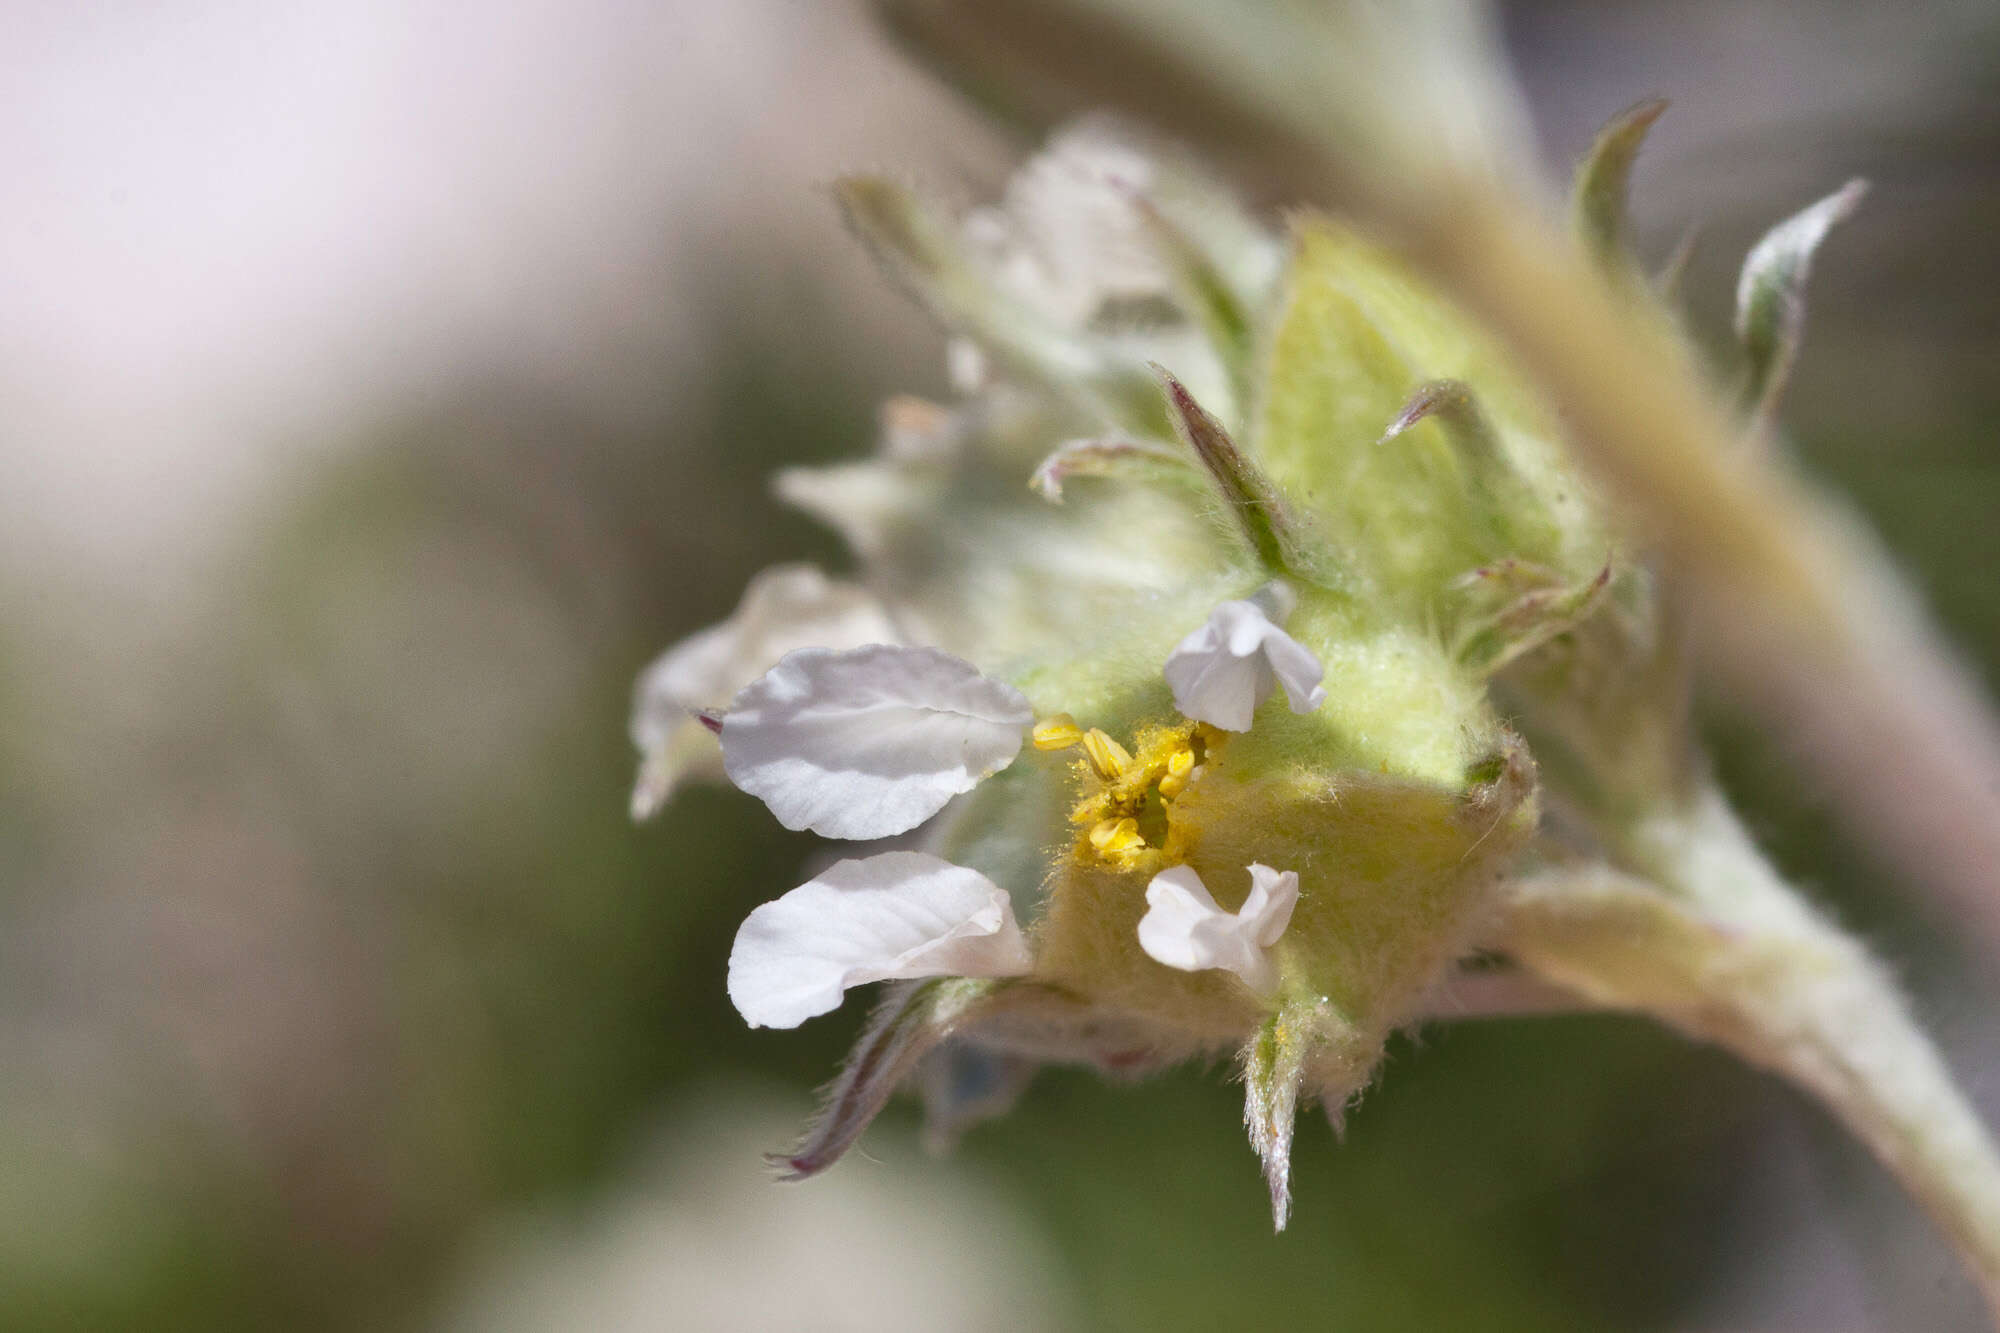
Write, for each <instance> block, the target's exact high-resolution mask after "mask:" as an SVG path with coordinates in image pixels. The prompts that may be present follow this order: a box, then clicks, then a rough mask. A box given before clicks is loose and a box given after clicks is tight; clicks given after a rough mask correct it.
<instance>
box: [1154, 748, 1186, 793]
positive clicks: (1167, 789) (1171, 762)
mask: <svg viewBox="0 0 2000 1333" xmlns="http://www.w3.org/2000/svg"><path fill="white" fill-rule="evenodd" d="M1192 772H1194V751H1193V750H1176V751H1174V752H1173V753H1172V754H1170V755H1168V756H1167V771H1166V772H1165V773H1163V774H1161V775H1160V795H1161V796H1162V797H1163V798H1164V799H1166V800H1169V801H1171V800H1173V799H1174V797H1176V796H1179V795H1180V794H1181V793H1182V792H1184V791H1186V790H1187V785H1188V774H1190V773H1192Z"/></svg>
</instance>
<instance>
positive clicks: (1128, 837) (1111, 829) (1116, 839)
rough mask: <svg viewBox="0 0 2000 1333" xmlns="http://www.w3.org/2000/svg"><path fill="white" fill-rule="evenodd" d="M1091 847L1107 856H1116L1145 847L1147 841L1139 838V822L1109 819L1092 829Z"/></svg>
mask: <svg viewBox="0 0 2000 1333" xmlns="http://www.w3.org/2000/svg"><path fill="white" fill-rule="evenodd" d="M1090 845H1091V846H1092V847H1095V848H1096V849H1097V850H1098V851H1100V852H1103V853H1105V854H1106V855H1114V854H1116V853H1118V852H1129V851H1133V850H1135V849H1137V848H1140V847H1144V846H1145V845H1146V840H1145V839H1144V838H1143V837H1141V836H1139V821H1138V820H1136V819H1129V818H1128V819H1107V820H1104V821H1103V822H1102V823H1100V824H1098V825H1097V827H1095V828H1093V829H1091V831H1090Z"/></svg>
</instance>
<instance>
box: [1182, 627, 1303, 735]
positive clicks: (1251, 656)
mask: <svg viewBox="0 0 2000 1333" xmlns="http://www.w3.org/2000/svg"><path fill="white" fill-rule="evenodd" d="M1325 674H1326V669H1325V668H1324V667H1322V666H1321V665H1320V661H1319V659H1318V658H1317V657H1315V656H1313V653H1312V650H1311V649H1310V648H1307V647H1306V646H1305V645H1304V644H1302V643H1300V642H1299V641H1298V640H1297V639H1294V638H1293V637H1292V636H1291V635H1289V634H1287V633H1285V631H1283V630H1282V629H1279V628H1278V627H1277V626H1276V625H1275V624H1273V623H1272V622H1271V618H1270V616H1268V615H1267V614H1265V611H1264V608H1263V607H1261V606H1259V605H1258V604H1257V603H1256V602H1254V601H1231V602H1224V603H1223V604H1222V605H1220V606H1218V607H1216V608H1215V610H1214V611H1212V612H1210V613H1209V617H1208V622H1207V623H1206V624H1204V625H1203V626H1202V627H1201V628H1200V629H1198V630H1196V631H1195V632H1194V633H1192V634H1190V635H1188V636H1187V637H1186V638H1185V639H1182V640H1181V642H1180V645H1179V646H1178V647H1177V648H1175V649H1174V651H1173V652H1172V653H1170V654H1169V655H1168V657H1167V666H1166V677H1167V685H1168V686H1169V687H1170V688H1171V689H1172V690H1173V692H1174V706H1175V707H1177V708H1179V709H1180V710H1181V712H1183V713H1185V714H1186V715H1187V716H1189V717H1191V718H1194V719H1195V720H1196V721H1198V722H1206V723H1208V724H1210V725H1211V726H1217V727H1221V728H1222V729H1223V730H1225V731H1248V730H1250V719H1251V716H1252V715H1253V714H1254V713H1255V712H1256V711H1257V706H1258V705H1259V704H1261V703H1263V702H1264V700H1266V699H1268V698H1270V697H1271V694H1272V692H1273V691H1274V690H1276V689H1277V687H1278V686H1280V685H1283V686H1284V687H1285V699H1286V702H1288V703H1289V704H1291V706H1292V711H1293V712H1294V713H1310V712H1312V711H1313V709H1315V708H1318V707H1319V706H1320V705H1321V704H1322V703H1324V702H1325V701H1326V691H1325V690H1324V689H1322V688H1321V687H1320V680H1321V678H1322V677H1323V676H1325Z"/></svg>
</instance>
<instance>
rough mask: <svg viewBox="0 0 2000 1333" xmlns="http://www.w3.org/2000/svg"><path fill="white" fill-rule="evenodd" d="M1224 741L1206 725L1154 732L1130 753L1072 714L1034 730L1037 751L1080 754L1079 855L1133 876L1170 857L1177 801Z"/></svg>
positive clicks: (1142, 732)
mask: <svg viewBox="0 0 2000 1333" xmlns="http://www.w3.org/2000/svg"><path fill="white" fill-rule="evenodd" d="M1227 734H1228V733H1226V732H1223V731H1220V730H1218V729H1217V728H1215V727H1212V726H1210V725H1208V724H1207V723H1206V722H1186V721H1183V722H1180V723H1178V724H1176V725H1173V726H1160V725H1149V726H1145V727H1142V728H1140V729H1139V731H1138V733H1137V734H1136V735H1135V736H1134V738H1133V744H1132V747H1131V748H1130V749H1127V748H1126V747H1125V746H1123V745H1121V744H1119V743H1118V741H1117V740H1115V739H1114V738H1113V737H1112V736H1111V735H1109V734H1108V733H1106V732H1104V731H1101V730H1099V729H1098V728H1096V727H1092V728H1090V729H1089V730H1087V731H1086V730H1085V729H1084V728H1082V727H1080V726H1078V725H1077V723H1076V720H1075V719H1074V718H1072V717H1070V715H1069V714H1067V713H1059V714H1057V715H1056V716H1054V717H1052V718H1049V719H1047V720H1045V721H1043V722H1040V723H1038V724H1036V726H1035V732H1034V741H1035V748H1036V749H1038V750H1067V749H1071V748H1080V749H1081V750H1082V751H1083V753H1082V756H1081V757H1080V758H1078V759H1077V760H1076V763H1075V771H1076V775H1077V786H1078V790H1079V793H1080V794H1079V795H1078V797H1077V801H1076V804H1075V805H1074V806H1073V807H1071V809H1070V815H1069V818H1070V822H1071V823H1072V824H1074V825H1076V826H1077V830H1078V833H1077V842H1076V850H1075V854H1076V855H1077V856H1078V857H1080V858H1083V859H1085V860H1089V861H1095V862H1099V863H1109V864H1111V865H1113V866H1116V867H1118V868H1119V869H1121V870H1129V869H1131V868H1133V867H1134V866H1135V865H1137V864H1138V862H1139V860H1140V859H1141V858H1142V857H1143V856H1145V855H1146V853H1148V852H1160V851H1166V850H1168V849H1169V846H1170V844H1171V843H1172V841H1173V840H1174V837H1175V833H1176V828H1175V824H1174V820H1173V804H1174V801H1175V800H1176V799H1177V798H1178V797H1179V796H1180V795H1181V793H1183V792H1185V791H1186V790H1187V788H1188V784H1189V783H1190V782H1192V781H1193V780H1195V779H1196V778H1197V777H1199V776H1200V773H1201V769H1202V766H1203V765H1204V764H1205V763H1207V762H1208V761H1209V760H1210V759H1211V758H1212V757H1213V756H1214V754H1215V752H1216V751H1217V749H1219V748H1220V746H1221V745H1222V742H1223V740H1224V739H1225V737H1226V736H1227Z"/></svg>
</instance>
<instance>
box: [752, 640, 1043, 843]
mask: <svg viewBox="0 0 2000 1333" xmlns="http://www.w3.org/2000/svg"><path fill="white" fill-rule="evenodd" d="M1033 721H1034V710H1033V708H1031V707H1030V706H1029V704H1028V701H1027V699H1026V698H1024V697H1023V696H1022V695H1021V693H1020V692H1019V691H1017V690H1015V689H1014V688H1013V687H1012V686H1010V685H1006V684H1003V683H1001V682H1000V681H997V680H992V679H990V678H988V677H986V676H983V675H981V674H980V673H979V669H978V668H977V667H975V666H973V665H972V664H971V663H969V662H964V661H961V660H960V659H958V658H956V657H953V656H951V655H950V654H949V653H942V652H939V651H938V650H936V649H935V648H896V647H890V646H888V645H886V644H872V645H869V646H867V647H863V648H855V649H851V650H849V651H847V652H830V651H828V650H826V649H823V648H803V649H800V650H799V651H797V652H794V653H792V654H790V655H788V656H787V657H786V658H785V659H784V660H783V661H781V662H779V663H778V665H777V666H775V667H773V668H771V669H770V670H769V671H767V672H765V673H764V675H763V676H761V677H759V678H758V679H757V680H755V681H753V682H752V683H751V684H750V685H748V686H746V687H745V688H744V690H743V691H742V693H740V694H738V695H737V696H736V701H735V702H734V703H733V704H731V705H730V708H729V711H728V713H727V714H725V715H724V717H723V720H722V759H723V764H724V766H725V767H726V768H727V769H728V771H729V780H730V781H731V782H734V783H735V784H736V785H737V786H738V787H741V788H742V789H743V790H744V791H747V792H749V793H750V794H751V795H753V796H756V797H758V798H760V799H761V800H762V801H763V802H764V804H766V805H768V806H770V807H771V813H772V814H774V815H776V816H777V817H778V821H779V822H780V823H782V824H783V825H784V826H785V827H786V828H789V829H807V828H809V829H811V830H812V831H813V832H815V833H818V834H822V835H823V836H825V837H829V838H852V839H863V838H887V837H892V836H894V835H895V834H898V833H904V832H907V831H908V830H910V829H913V828H915V827H916V826H917V825H919V824H921V823H923V822H924V821H925V820H926V819H929V818H930V817H931V816H932V815H934V814H936V813H937V812H938V811H939V810H941V809H943V808H944V805H945V802H947V801H949V800H950V799H951V798H952V797H954V796H956V795H958V794H959V793H960V792H965V791H970V790H972V788H973V786H974V785H975V784H977V783H978V782H979V780H980V779H981V778H984V777H986V776H987V775H988V774H990V773H994V772H997V771H999V770H1000V769H1003V768H1005V767H1006V766H1007V765H1008V764H1010V763H1012V762H1013V761H1014V756H1015V755H1016V754H1018V753H1020V749H1021V738H1022V733H1023V731H1024V729H1025V728H1026V727H1027V726H1028V724H1029V723H1031V722H1033Z"/></svg>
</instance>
